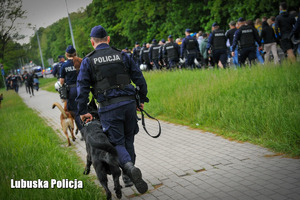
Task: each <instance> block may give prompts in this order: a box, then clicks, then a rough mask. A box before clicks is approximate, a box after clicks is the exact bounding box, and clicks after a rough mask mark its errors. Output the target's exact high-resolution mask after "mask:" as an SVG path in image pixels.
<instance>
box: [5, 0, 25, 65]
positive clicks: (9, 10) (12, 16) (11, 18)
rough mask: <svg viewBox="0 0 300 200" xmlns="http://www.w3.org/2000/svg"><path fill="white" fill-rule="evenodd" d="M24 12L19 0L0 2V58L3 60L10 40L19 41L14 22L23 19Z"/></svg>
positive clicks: (19, 37) (19, 36)
mask: <svg viewBox="0 0 300 200" xmlns="http://www.w3.org/2000/svg"><path fill="white" fill-rule="evenodd" d="M25 13H26V11H24V10H22V1H21V0H0V26H1V30H0V49H1V51H0V58H1V59H2V60H4V54H5V49H6V47H7V45H8V43H9V41H10V40H13V39H16V40H18V39H21V38H22V37H23V36H21V35H20V34H19V33H18V32H17V31H16V27H15V26H14V25H15V22H16V20H17V19H18V18H24V17H25Z"/></svg>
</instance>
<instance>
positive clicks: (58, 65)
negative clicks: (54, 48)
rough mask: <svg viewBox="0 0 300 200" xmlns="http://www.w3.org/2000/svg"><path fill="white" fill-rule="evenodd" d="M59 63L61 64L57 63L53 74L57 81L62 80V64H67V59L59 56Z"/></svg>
mask: <svg viewBox="0 0 300 200" xmlns="http://www.w3.org/2000/svg"><path fill="white" fill-rule="evenodd" d="M58 61H59V63H57V64H56V65H55V66H54V67H53V70H52V74H53V76H54V77H57V79H59V78H60V68H61V66H62V64H63V63H64V62H65V57H64V56H58Z"/></svg>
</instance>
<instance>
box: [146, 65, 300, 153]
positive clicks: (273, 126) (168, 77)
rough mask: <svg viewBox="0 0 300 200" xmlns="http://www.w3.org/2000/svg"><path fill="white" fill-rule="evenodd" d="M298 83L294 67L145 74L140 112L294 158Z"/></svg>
mask: <svg viewBox="0 0 300 200" xmlns="http://www.w3.org/2000/svg"><path fill="white" fill-rule="evenodd" d="M299 77H300V67H299V63H297V64H294V65H289V64H284V66H272V65H269V66H255V67H252V68H242V69H238V70H232V69H230V70H205V71H199V70H197V71H185V70H183V71H175V72H150V73H145V78H146V81H147V84H148V91H149V95H148V97H149V99H150V103H149V104H146V105H145V109H146V110H147V111H148V112H149V113H151V114H152V115H153V116H156V117H158V118H160V119H163V120H166V121H170V122H175V123H178V124H184V125H187V126H190V127H192V128H199V129H203V130H208V131H212V132H215V133H217V134H218V135H223V136H225V137H227V138H233V139H236V140H240V141H249V142H252V143H254V144H259V145H262V146H265V147H267V148H270V149H272V150H274V151H275V152H279V153H286V154H289V155H290V156H299V155H300V79H299ZM162 132H163V130H162ZM162 134H163V133H162Z"/></svg>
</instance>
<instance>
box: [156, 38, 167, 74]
mask: <svg viewBox="0 0 300 200" xmlns="http://www.w3.org/2000/svg"><path fill="white" fill-rule="evenodd" d="M159 45H160V48H159V53H158V60H159V64H160V66H162V67H166V68H167V57H166V55H164V54H163V51H164V48H165V45H166V40H165V39H161V41H160V42H159Z"/></svg>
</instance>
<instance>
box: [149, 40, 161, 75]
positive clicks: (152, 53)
mask: <svg viewBox="0 0 300 200" xmlns="http://www.w3.org/2000/svg"><path fill="white" fill-rule="evenodd" d="M159 49H160V45H159V44H157V41H156V39H153V40H152V45H151V47H150V49H149V59H150V64H151V65H152V69H153V70H156V69H160V66H159V64H158V60H159Z"/></svg>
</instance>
